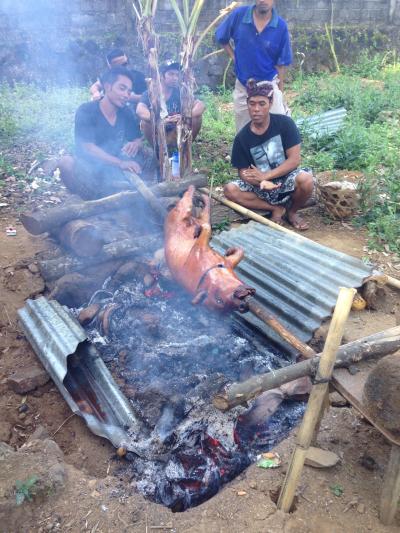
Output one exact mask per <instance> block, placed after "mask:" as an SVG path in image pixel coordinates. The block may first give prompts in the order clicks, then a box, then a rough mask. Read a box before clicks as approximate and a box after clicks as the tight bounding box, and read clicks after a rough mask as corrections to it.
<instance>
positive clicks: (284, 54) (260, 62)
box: [215, 6, 292, 85]
mask: <svg viewBox="0 0 400 533" xmlns="http://www.w3.org/2000/svg"><path fill="white" fill-rule="evenodd" d="M253 9H254V6H243V7H238V8H237V9H234V10H233V11H232V13H230V15H229V16H228V17H227V18H226V19H225V20H224V21H223V22H222V23H221V24H220V25H219V26H218V28H217V31H216V33H215V37H216V39H217V41H218V42H219V43H220V44H222V45H225V44H228V43H229V41H230V40H231V39H232V40H233V42H234V44H235V72H236V77H237V78H238V80H239V81H240V82H241V83H243V85H246V82H247V80H248V79H250V78H254V79H255V80H257V81H261V80H272V79H273V78H274V77H275V76H276V75H277V73H278V71H277V70H276V68H275V67H276V66H281V65H290V64H291V62H292V49H291V46H290V37H289V31H288V28H287V24H286V22H285V21H284V20H283V19H282V18H281V17H279V16H278V14H277V12H276V10H275V9H273V10H272V18H271V20H270V22H269V23H268V25H267V26H266V27H265V28H264V29H263V31H262V32H261V33H258V31H257V28H256V27H255V24H254V21H253Z"/></svg>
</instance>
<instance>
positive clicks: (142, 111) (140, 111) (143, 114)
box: [136, 102, 151, 122]
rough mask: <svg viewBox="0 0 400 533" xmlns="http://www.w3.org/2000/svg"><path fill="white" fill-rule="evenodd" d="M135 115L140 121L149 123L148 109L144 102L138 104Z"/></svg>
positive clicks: (149, 114)
mask: <svg viewBox="0 0 400 533" xmlns="http://www.w3.org/2000/svg"><path fill="white" fill-rule="evenodd" d="M136 114H137V116H138V117H139V118H140V120H143V121H144V122H150V120H151V113H150V109H149V108H148V107H147V105H146V104H145V103H144V102H139V103H138V105H137V108H136Z"/></svg>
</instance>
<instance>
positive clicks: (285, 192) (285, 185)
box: [232, 168, 312, 205]
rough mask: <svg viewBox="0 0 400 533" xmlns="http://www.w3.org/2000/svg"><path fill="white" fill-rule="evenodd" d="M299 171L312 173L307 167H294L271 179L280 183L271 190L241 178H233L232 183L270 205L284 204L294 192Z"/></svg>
mask: <svg viewBox="0 0 400 533" xmlns="http://www.w3.org/2000/svg"><path fill="white" fill-rule="evenodd" d="M300 172H309V173H310V174H311V173H312V172H311V170H310V169H309V168H296V169H295V170H292V172H289V174H286V176H281V177H279V178H275V179H273V180H271V181H272V183H275V184H277V183H281V184H282V185H281V186H280V187H279V188H278V189H274V190H272V191H266V190H263V189H260V187H257V186H255V185H250V184H249V183H246V182H245V181H243V180H242V179H238V180H235V181H233V182H232V183H235V185H237V186H238V187H239V189H240V190H241V191H242V192H253V193H254V194H256V195H257V196H258V197H259V198H261V199H262V200H265V201H266V202H268V203H269V204H271V205H284V204H287V203H288V202H289V200H290V198H291V196H292V194H293V193H294V190H295V186H296V177H297V176H298V175H299V174H300Z"/></svg>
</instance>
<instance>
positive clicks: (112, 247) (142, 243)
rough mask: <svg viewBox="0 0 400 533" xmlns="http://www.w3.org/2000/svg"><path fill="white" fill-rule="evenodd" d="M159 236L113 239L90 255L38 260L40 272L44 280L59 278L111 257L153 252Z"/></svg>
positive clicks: (158, 243) (118, 257) (119, 257)
mask: <svg viewBox="0 0 400 533" xmlns="http://www.w3.org/2000/svg"><path fill="white" fill-rule="evenodd" d="M161 244H162V243H161V239H160V236H158V235H157V236H153V235H147V236H145V237H137V238H135V239H126V240H122V241H115V242H111V243H109V244H106V245H104V246H103V249H102V251H101V252H100V253H99V254H98V255H96V256H92V257H87V258H78V257H72V256H62V257H61V258H58V259H49V260H43V261H38V266H39V270H40V274H41V276H42V277H43V279H44V280H45V281H51V280H55V279H58V278H61V277H62V276H64V275H65V274H68V273H70V272H79V271H81V270H84V269H86V268H87V267H88V266H91V265H95V264H99V263H103V262H105V261H109V260H111V259H121V258H126V257H131V256H134V255H137V254H138V253H140V252H143V250H146V251H147V252H154V251H155V250H157V249H158V248H160V245H161Z"/></svg>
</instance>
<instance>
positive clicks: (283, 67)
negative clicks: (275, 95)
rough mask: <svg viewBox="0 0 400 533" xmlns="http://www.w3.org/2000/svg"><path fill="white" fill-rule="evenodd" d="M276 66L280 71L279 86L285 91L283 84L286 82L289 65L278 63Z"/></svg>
mask: <svg viewBox="0 0 400 533" xmlns="http://www.w3.org/2000/svg"><path fill="white" fill-rule="evenodd" d="M275 68H276V70H277V71H278V78H279V84H278V87H279V89H280V90H281V91H282V92H283V85H284V82H285V77H286V71H287V66H286V65H276V67H275Z"/></svg>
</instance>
